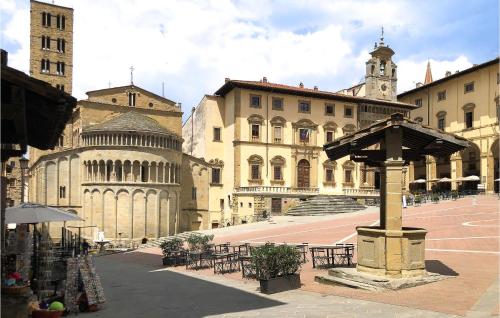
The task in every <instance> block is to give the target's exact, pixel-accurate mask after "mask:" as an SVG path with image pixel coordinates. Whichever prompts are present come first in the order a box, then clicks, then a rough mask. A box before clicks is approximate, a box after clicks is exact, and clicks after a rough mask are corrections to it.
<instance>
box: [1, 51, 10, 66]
mask: <svg viewBox="0 0 500 318" xmlns="http://www.w3.org/2000/svg"><path fill="white" fill-rule="evenodd" d="M0 52H1V60H2V62H1V63H2V66H7V62H8V60H9V53H8V52H7V51H5V50H4V49H1V51H0Z"/></svg>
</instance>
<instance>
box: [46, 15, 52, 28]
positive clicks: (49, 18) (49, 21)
mask: <svg viewBox="0 0 500 318" xmlns="http://www.w3.org/2000/svg"><path fill="white" fill-rule="evenodd" d="M46 17H47V21H46V24H45V25H46V26H51V25H52V15H51V14H50V13H47V15H46Z"/></svg>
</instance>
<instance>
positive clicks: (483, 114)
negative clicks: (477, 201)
mask: <svg viewBox="0 0 500 318" xmlns="http://www.w3.org/2000/svg"><path fill="white" fill-rule="evenodd" d="M430 72H431V70H430V66H428V70H427V75H426V81H425V83H424V84H423V85H422V84H417V87H416V88H414V89H412V90H410V91H407V92H404V93H402V94H399V95H398V100H399V101H401V102H405V103H413V104H415V105H416V106H417V107H418V108H417V109H415V110H412V111H411V118H412V119H414V120H416V121H419V122H422V123H423V124H425V125H428V126H430V127H433V128H437V129H440V130H442V131H445V132H449V133H453V134H457V135H459V136H461V137H464V138H467V139H468V140H469V141H470V146H469V147H468V148H466V149H465V150H463V151H460V152H457V153H455V154H453V155H451V156H450V158H446V159H440V160H438V159H435V158H434V157H432V156H427V157H426V158H425V160H422V161H420V162H414V163H412V164H411V165H410V167H409V171H410V179H411V180H414V179H426V180H427V181H428V182H427V189H431V188H432V187H433V186H437V184H436V183H435V181H436V180H438V179H440V178H443V177H447V178H451V179H452V180H460V179H461V178H463V177H467V176H478V177H479V178H480V180H479V181H478V182H476V183H473V182H467V183H464V182H456V181H453V182H451V183H450V184H449V186H450V188H452V189H457V187H465V188H467V187H469V188H477V186H478V185H479V187H480V188H483V189H484V190H485V191H486V193H492V192H498V182H495V181H494V180H495V179H498V178H499V160H498V158H499V148H500V146H499V143H498V139H499V133H500V129H499V124H498V122H499V114H500V103H499V96H498V95H499V84H500V75H499V59H498V58H495V59H493V60H490V61H487V62H485V63H482V64H479V65H474V66H472V67H470V68H468V69H465V70H462V71H460V72H459V71H457V72H455V73H451V72H446V74H445V76H444V77H443V78H441V79H439V80H436V81H432V75H431V73H430Z"/></svg>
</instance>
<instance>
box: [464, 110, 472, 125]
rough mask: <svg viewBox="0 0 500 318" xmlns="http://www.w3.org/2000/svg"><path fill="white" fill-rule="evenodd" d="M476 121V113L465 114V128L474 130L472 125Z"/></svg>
mask: <svg viewBox="0 0 500 318" xmlns="http://www.w3.org/2000/svg"><path fill="white" fill-rule="evenodd" d="M473 121H474V113H473V112H466V113H465V128H472V124H473Z"/></svg>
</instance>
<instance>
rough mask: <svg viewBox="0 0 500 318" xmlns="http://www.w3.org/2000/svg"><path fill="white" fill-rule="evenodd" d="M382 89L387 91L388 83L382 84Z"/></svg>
mask: <svg viewBox="0 0 500 318" xmlns="http://www.w3.org/2000/svg"><path fill="white" fill-rule="evenodd" d="M380 89H381V90H382V92H385V91H386V90H387V85H385V84H382V85H380Z"/></svg>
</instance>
